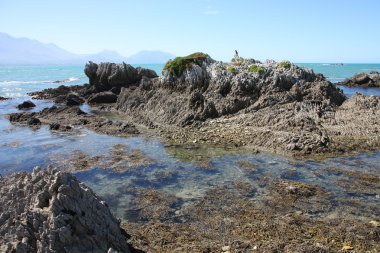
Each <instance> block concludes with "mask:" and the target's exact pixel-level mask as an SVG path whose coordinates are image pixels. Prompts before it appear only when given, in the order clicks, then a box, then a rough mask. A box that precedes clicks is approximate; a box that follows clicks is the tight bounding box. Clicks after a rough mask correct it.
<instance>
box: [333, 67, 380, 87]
mask: <svg viewBox="0 0 380 253" xmlns="http://www.w3.org/2000/svg"><path fill="white" fill-rule="evenodd" d="M337 84H338V85H344V86H348V87H380V73H379V72H377V71H371V72H370V73H369V74H367V73H360V74H356V75H354V76H353V77H351V78H347V79H345V80H344V81H343V82H338V83H337Z"/></svg>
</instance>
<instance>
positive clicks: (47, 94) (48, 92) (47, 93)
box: [28, 85, 86, 103]
mask: <svg viewBox="0 0 380 253" xmlns="http://www.w3.org/2000/svg"><path fill="white" fill-rule="evenodd" d="M85 88H86V86H82V85H73V86H65V85H61V86H59V87H57V88H48V89H44V90H42V91H37V92H30V93H28V95H30V96H32V97H33V98H34V99H55V102H57V103H65V102H66V97H67V96H68V95H69V94H70V93H72V92H74V93H83V92H84V90H85Z"/></svg>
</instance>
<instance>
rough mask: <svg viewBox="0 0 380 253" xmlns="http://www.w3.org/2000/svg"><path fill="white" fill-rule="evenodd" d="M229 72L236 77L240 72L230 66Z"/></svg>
mask: <svg viewBox="0 0 380 253" xmlns="http://www.w3.org/2000/svg"><path fill="white" fill-rule="evenodd" d="M227 71H229V72H231V73H232V74H234V75H236V74H237V73H239V71H238V70H237V69H235V68H234V67H232V66H228V67H227Z"/></svg>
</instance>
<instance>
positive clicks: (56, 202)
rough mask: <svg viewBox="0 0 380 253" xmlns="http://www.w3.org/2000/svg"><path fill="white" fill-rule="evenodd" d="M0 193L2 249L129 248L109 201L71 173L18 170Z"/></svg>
mask: <svg viewBox="0 0 380 253" xmlns="http://www.w3.org/2000/svg"><path fill="white" fill-rule="evenodd" d="M0 192H1V194H0V198H1V202H0V203H1V205H0V213H1V216H0V224H1V225H0V238H1V239H0V251H2V252H107V251H108V252H115V251H117V252H130V250H129V246H128V244H127V234H126V232H125V231H124V230H123V229H121V228H120V224H119V221H118V220H117V219H116V218H115V217H114V216H113V215H112V213H111V212H110V210H109V208H108V206H107V204H106V203H105V202H104V201H102V200H101V199H100V198H99V197H98V196H97V195H96V194H95V193H94V192H93V191H92V190H91V189H90V188H88V187H87V186H86V185H84V184H83V183H81V182H80V181H78V180H77V179H76V178H75V177H74V176H72V175H71V174H68V173H62V172H57V171H55V170H52V169H48V170H44V171H42V170H40V169H38V168H36V169H35V170H34V171H33V173H26V172H22V173H16V174H13V175H10V176H7V177H5V178H2V179H1V183H0Z"/></svg>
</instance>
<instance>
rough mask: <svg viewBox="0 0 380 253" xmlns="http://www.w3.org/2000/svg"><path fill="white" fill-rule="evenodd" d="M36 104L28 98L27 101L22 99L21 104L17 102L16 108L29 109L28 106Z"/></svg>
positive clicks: (31, 106)
mask: <svg viewBox="0 0 380 253" xmlns="http://www.w3.org/2000/svg"><path fill="white" fill-rule="evenodd" d="M35 106H36V105H35V104H34V103H33V102H32V101H30V100H28V101H24V102H22V104H19V105H18V106H17V108H18V109H19V110H22V109H30V108H33V107H35Z"/></svg>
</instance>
